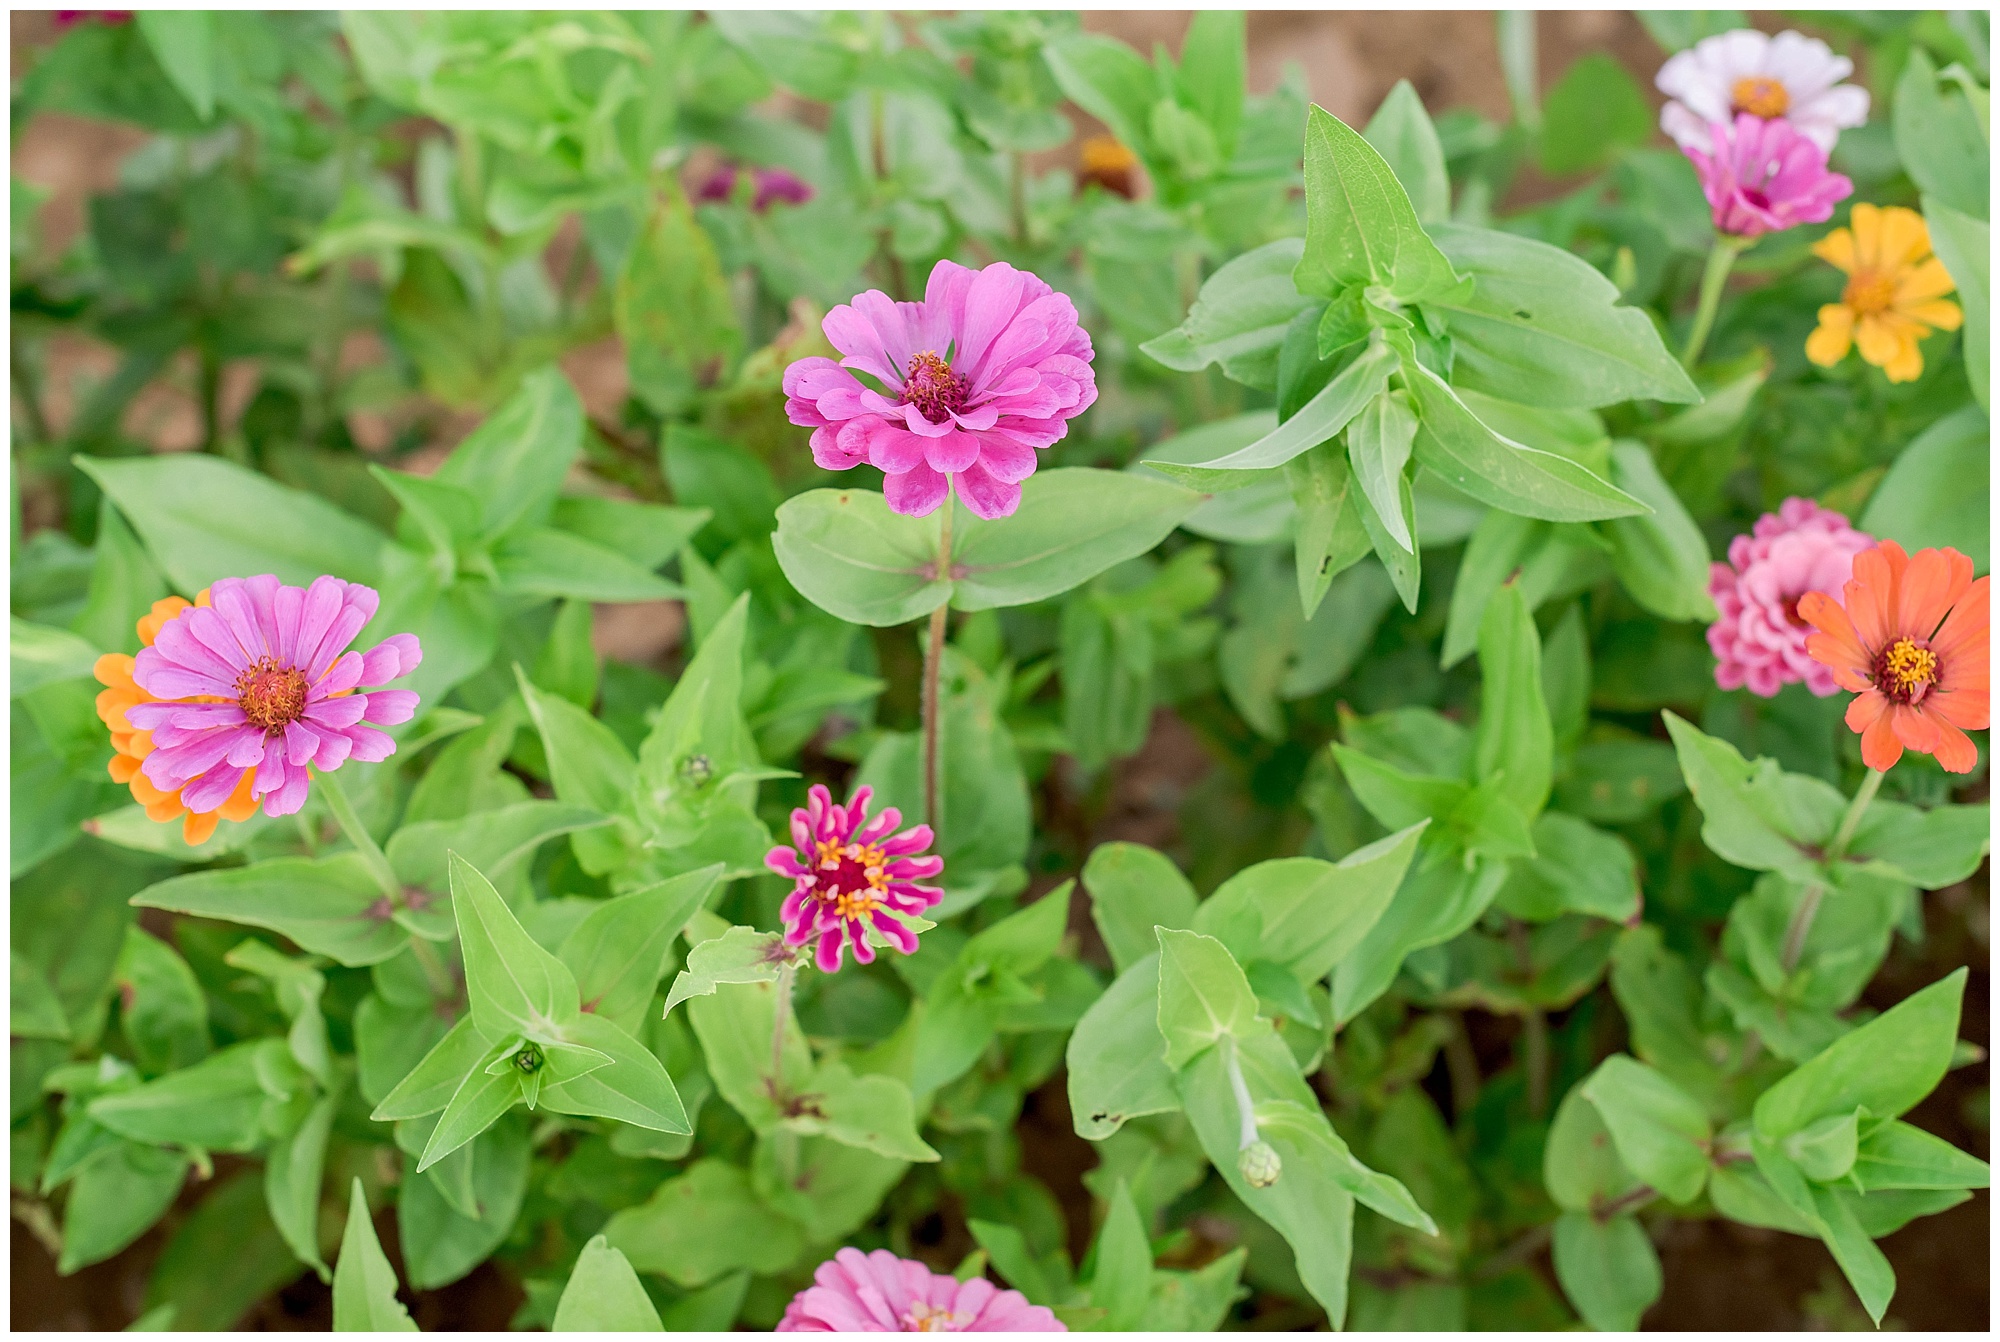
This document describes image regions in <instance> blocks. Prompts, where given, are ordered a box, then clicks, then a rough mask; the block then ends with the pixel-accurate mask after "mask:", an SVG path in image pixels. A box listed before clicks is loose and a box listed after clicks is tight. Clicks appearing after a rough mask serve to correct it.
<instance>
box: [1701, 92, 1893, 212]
mask: <svg viewBox="0 0 2000 1342" xmlns="http://www.w3.org/2000/svg"><path fill="white" fill-rule="evenodd" d="M1709 133H1710V137H1711V139H1712V141H1713V152H1709V151H1705V150H1702V149H1697V148H1693V147H1687V148H1685V149H1684V150H1683V151H1682V152H1684V153H1685V154H1686V155H1687V156H1688V158H1689V160H1691V161H1692V162H1693V163H1694V167H1695V172H1696V173H1697V174H1698V175H1699V176H1700V177H1701V192H1702V194H1703V195H1704V196H1706V197H1708V207H1709V211H1710V213H1711V214H1712V215H1713V216H1714V219H1715V228H1716V231H1717V232H1718V233H1729V234H1733V235H1735V236H1736V237H1739V238H1754V237H1757V236H1759V235H1760V234H1764V233H1776V232H1778V231H1780V230H1781V229H1787V228H1791V227H1793V226H1795V225H1798V224H1819V223H1824V222H1826V220H1828V219H1830V218H1832V217H1833V207H1834V206H1835V205H1836V204H1838V203H1839V202H1841V201H1843V200H1845V199H1847V198H1848V197H1849V196H1851V195H1853V194H1854V183H1853V182H1851V181H1849V180H1848V179H1847V178H1845V177H1843V176H1841V175H1840V174H1839V173H1837V172H1830V171H1828V170H1827V166H1826V151H1825V150H1824V149H1821V148H1820V147H1819V146H1818V145H1816V144H1814V143H1813V142H1812V141H1811V140H1808V139H1807V138H1806V137H1805V136H1803V135H1801V134H1799V132H1798V131H1796V130H1794V129H1793V128H1792V126H1791V123H1789V122H1786V121H1765V120H1762V119H1760V118H1758V117H1754V116H1752V115H1750V114H1749V113H1748V112H1745V113H1743V114H1741V115H1740V116H1738V117H1737V118H1736V121H1735V124H1733V125H1730V124H1727V123H1724V122H1720V121H1718V122H1716V123H1714V124H1713V125H1711V126H1710V127H1709Z"/></svg>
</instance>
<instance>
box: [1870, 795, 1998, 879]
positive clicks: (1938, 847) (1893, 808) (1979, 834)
mask: <svg viewBox="0 0 2000 1342" xmlns="http://www.w3.org/2000/svg"><path fill="white" fill-rule="evenodd" d="M1991 834H1992V808H1991V807H1988V806H1983V805H1982V806H1934V807H1932V808H1931V809H1930V810H1928V811H1919V810H1917V809H1916V808H1915V807H1913V806H1905V805H1903V804H1902V803H1900V802H1881V801H1878V802H1875V803H1874V804H1872V805H1871V806H1869V808H1868V811H1867V814H1866V815H1864V816H1863V817H1862V820H1861V824H1860V825H1859V826H1858V827H1857V828H1856V829H1855V831H1854V838H1853V841H1852V842H1851V843H1850V844H1849V845H1848V849H1847V852H1848V856H1849V857H1850V858H1852V859H1854V860H1857V861H1864V862H1866V863H1867V864H1868V865H1869V866H1870V867H1871V868H1872V869H1873V870H1875V871H1879V872H1881V873H1882V874H1884V875H1886V876H1889V877H1891V878H1892V879H1894V880H1898V881H1905V882H1908V883H1909V884H1911V885H1917V886H1922V887H1923V888H1924V889H1926V890H1942V889H1943V888H1944V887H1946V886H1948V885H1954V884H1956V883H1957V882H1959V881H1962V880H1964V879H1966V878H1967V877H1968V876H1970V875H1972V873H1973V872H1975V871H1977V870H1979V862H1980V859H1981V858H1983V857H1984V856H1985V855H1986V852H1987V849H1988V848H1990V847H1991V846H1992V844H1991Z"/></svg>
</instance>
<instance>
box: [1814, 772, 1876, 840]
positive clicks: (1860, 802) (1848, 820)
mask: <svg viewBox="0 0 2000 1342" xmlns="http://www.w3.org/2000/svg"><path fill="white" fill-rule="evenodd" d="M1885 777H1887V772H1886V771H1885V770H1882V769H1870V770H1869V771H1868V776H1867V777H1866V778H1864V779H1862V780H1861V786H1860V787H1859V788H1857V789H1855V792H1854V800H1853V801H1851V802H1849V803H1847V814H1845V815H1843V816H1841V817H1840V828H1839V829H1837V830H1835V831H1834V834H1833V842H1832V843H1830V844H1828V845H1827V849H1826V860H1827V861H1829V862H1838V861H1840V860H1841V859H1842V858H1844V857H1846V856H1847V845H1848V844H1850V843H1853V842H1854V831H1855V830H1857V829H1860V828H1861V817H1862V816H1864V815H1866V814H1868V807H1869V804H1870V803H1872V802H1873V801H1874V800H1875V794H1876V793H1878V792H1880V791H1881V790H1882V780H1883V779H1884V778H1885Z"/></svg>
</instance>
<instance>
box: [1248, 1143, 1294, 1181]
mask: <svg viewBox="0 0 2000 1342" xmlns="http://www.w3.org/2000/svg"><path fill="white" fill-rule="evenodd" d="M1236 1168H1237V1171H1238V1172H1239V1173H1241V1174H1242V1176H1243V1177H1244V1178H1245V1179H1247V1180H1248V1181H1249V1182H1250V1186H1251V1187H1252V1188H1269V1187H1270V1186H1271V1185H1272V1184H1275V1183H1276V1182H1278V1176H1279V1175H1280V1174H1281V1173H1283V1172H1284V1168H1285V1167H1284V1163H1283V1162H1282V1161H1280V1160H1279V1159H1278V1150H1277V1148H1276V1147H1274V1146H1272V1145H1271V1144H1270V1143H1269V1142H1252V1143H1250V1145H1248V1146H1246V1147H1244V1148H1243V1149H1242V1150H1240V1151H1238V1152H1237V1153H1236Z"/></svg>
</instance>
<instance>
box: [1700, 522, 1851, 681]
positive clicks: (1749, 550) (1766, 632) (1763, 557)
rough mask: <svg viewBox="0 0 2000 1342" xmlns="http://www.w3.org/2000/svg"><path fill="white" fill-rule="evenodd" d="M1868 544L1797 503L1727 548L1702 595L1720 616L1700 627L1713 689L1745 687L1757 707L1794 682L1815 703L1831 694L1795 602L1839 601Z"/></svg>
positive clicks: (1843, 525) (1828, 677) (1826, 673)
mask: <svg viewBox="0 0 2000 1342" xmlns="http://www.w3.org/2000/svg"><path fill="white" fill-rule="evenodd" d="M1874 543H1875V539H1874V537H1872V536H1869V535H1867V534H1866V533H1864V532H1860V531H1856V530H1855V529H1854V528H1853V527H1851V526H1849V525H1848V524H1847V519H1846V518H1845V517H1843V516H1841V515H1840V514H1839V513H1837V512H1833V511H1832V510H1830V509H1827V508H1822V507H1820V506H1819V505H1818V504H1816V503H1814V502H1813V501H1812V500H1811V499H1797V498H1794V499H1786V500H1785V501H1784V503H1783V504H1781V505H1780V506H1779V508H1778V511H1777V512H1775V513H1765V514H1764V515H1763V516H1762V517H1760V518H1758V519H1757V525H1756V526H1755V527H1753V528H1752V529H1751V532H1750V534H1749V535H1748V536H1738V537H1737V538H1736V539H1735V540H1733V541H1731V542H1730V543H1729V562H1728V563H1727V564H1713V565H1710V567H1709V580H1708V594H1709V595H1710V596H1712V597H1714V598H1715V608H1716V610H1717V611H1718V612H1719V615H1720V618H1718V619H1717V620H1716V622H1715V623H1714V624H1712V625H1710V626H1709V627H1708V646H1709V648H1710V649H1711V650H1712V651H1713V652H1714V653H1715V683H1716V684H1717V685H1720V686H1721V687H1722V688H1723V689H1725V690H1733V689H1735V688H1737V687H1738V686H1739V685H1748V686H1749V687H1750V693H1752V694H1755V695H1759V696H1761V697H1763V698H1765V699H1769V698H1770V697H1771V696H1773V695H1775V694H1776V693H1777V692H1778V690H1779V689H1780V688H1781V687H1783V686H1785V685H1793V684H1797V683H1799V682H1800V681H1803V682H1805V686H1806V688H1807V689H1809V690H1811V691H1812V692H1813V693H1814V694H1816V695H1818V696H1819V697H1821V698H1822V699H1823V698H1825V697H1826V696H1827V695H1829V694H1832V693H1833V692H1834V690H1835V689H1837V688H1838V686H1836V685H1835V684H1834V680H1833V672H1832V671H1830V670H1828V669H1827V668H1826V667H1824V666H1822V665H1820V663H1819V662H1817V661H1815V660H1814V659H1813V657H1812V655H1811V654H1810V653H1808V652H1807V651H1806V639H1807V638H1808V637H1810V636H1811V634H1812V626H1811V625H1809V624H1807V623H1806V622H1805V620H1804V619H1802V618H1801V617H1800V615H1799V599H1800V598H1801V597H1803V596H1804V595H1805V594H1806V593H1807V592H1824V593H1826V594H1827V595H1828V596H1830V597H1832V598H1833V599H1835V600H1839V597H1840V592H1841V591H1842V588H1843V585H1844V584H1845V583H1846V582H1847V580H1848V578H1850V577H1851V576H1853V570H1854V556H1855V555H1857V554H1859V553H1861V552H1862V551H1863V550H1866V549H1867V548H1868V547H1869V546H1871V545H1873V544H1874Z"/></svg>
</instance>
